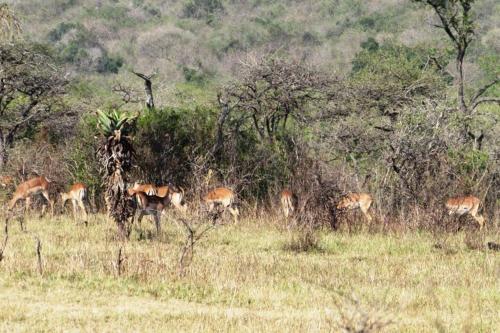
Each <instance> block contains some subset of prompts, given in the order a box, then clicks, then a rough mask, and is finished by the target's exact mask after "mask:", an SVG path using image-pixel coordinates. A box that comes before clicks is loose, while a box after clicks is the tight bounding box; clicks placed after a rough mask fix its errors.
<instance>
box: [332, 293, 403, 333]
mask: <svg viewBox="0 0 500 333" xmlns="http://www.w3.org/2000/svg"><path fill="white" fill-rule="evenodd" d="M335 303H336V305H337V308H338V313H339V316H340V318H339V322H338V328H339V330H340V331H341V332H345V333H370V332H380V331H381V330H382V329H383V328H385V327H387V326H389V325H392V324H393V323H394V320H393V319H390V318H387V316H386V315H384V314H382V313H381V312H380V311H376V310H373V309H366V308H364V307H363V306H362V305H361V302H360V301H359V299H358V298H357V297H356V296H355V295H354V294H353V295H351V296H350V297H343V299H342V300H341V301H336V302H335Z"/></svg>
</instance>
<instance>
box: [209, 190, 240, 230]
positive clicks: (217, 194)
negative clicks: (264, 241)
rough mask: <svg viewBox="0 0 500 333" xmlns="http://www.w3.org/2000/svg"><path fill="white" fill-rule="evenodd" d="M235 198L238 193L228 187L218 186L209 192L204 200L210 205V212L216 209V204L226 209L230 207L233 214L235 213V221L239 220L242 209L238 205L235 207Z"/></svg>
mask: <svg viewBox="0 0 500 333" xmlns="http://www.w3.org/2000/svg"><path fill="white" fill-rule="evenodd" d="M235 199H236V194H235V193H234V192H233V191H231V190H230V189H228V188H226V187H218V188H216V189H214V190H212V191H210V192H208V193H207V194H206V195H205V196H204V197H203V202H204V203H205V204H206V205H208V211H209V212H211V211H212V210H213V209H214V207H215V205H221V206H222V207H223V208H224V211H225V210H226V209H228V210H229V212H230V213H231V215H233V218H234V221H235V222H238V216H239V215H240V211H239V210H238V208H237V207H233V205H234V201H235Z"/></svg>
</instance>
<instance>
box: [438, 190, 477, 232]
mask: <svg viewBox="0 0 500 333" xmlns="http://www.w3.org/2000/svg"><path fill="white" fill-rule="evenodd" d="M480 205H481V200H479V199H478V198H476V197H475V196H465V197H456V198H450V199H448V200H447V201H446V203H445V206H446V208H447V209H448V214H449V215H458V216H462V215H464V214H470V215H471V216H472V217H473V218H474V220H476V221H477V223H478V224H479V229H482V228H483V225H484V222H485V221H484V217H483V216H481V215H479V214H478V210H479V206H480Z"/></svg>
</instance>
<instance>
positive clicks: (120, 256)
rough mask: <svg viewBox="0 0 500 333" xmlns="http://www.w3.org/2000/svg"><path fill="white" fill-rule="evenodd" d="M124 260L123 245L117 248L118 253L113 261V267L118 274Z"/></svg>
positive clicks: (120, 272)
mask: <svg viewBox="0 0 500 333" xmlns="http://www.w3.org/2000/svg"><path fill="white" fill-rule="evenodd" d="M124 261H125V257H124V256H123V247H121V246H120V248H119V249H118V255H117V256H116V262H115V267H116V273H117V274H118V276H120V275H121V274H122V264H123V262H124Z"/></svg>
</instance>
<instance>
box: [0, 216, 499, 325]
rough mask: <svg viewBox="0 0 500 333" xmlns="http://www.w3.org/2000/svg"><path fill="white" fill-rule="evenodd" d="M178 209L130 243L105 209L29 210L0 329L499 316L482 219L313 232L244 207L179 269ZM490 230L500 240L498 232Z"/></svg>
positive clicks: (495, 265)
mask: <svg viewBox="0 0 500 333" xmlns="http://www.w3.org/2000/svg"><path fill="white" fill-rule="evenodd" d="M176 221H177V219H176V217H175V216H174V215H170V216H168V217H167V218H166V219H164V221H163V223H164V228H163V231H162V233H161V234H160V235H159V236H156V235H155V231H154V226H153V224H152V223H150V222H149V221H147V219H144V221H143V223H142V226H141V228H140V229H139V228H138V227H135V228H134V230H133V232H132V235H131V239H130V241H127V242H122V241H120V240H119V239H118V238H117V237H116V226H115V225H114V224H112V223H111V222H109V221H107V220H106V218H104V217H103V216H101V215H97V216H93V217H92V218H91V219H90V221H89V223H88V226H85V225H84V224H76V223H75V222H74V221H73V220H72V219H70V218H67V217H61V216H56V217H54V218H48V217H47V218H43V219H37V218H29V219H27V220H26V228H27V232H22V231H21V230H20V228H19V225H18V224H17V222H16V221H15V220H12V221H11V223H10V228H9V241H8V244H7V247H6V249H5V252H4V258H3V260H2V261H1V262H0V293H1V295H2V302H0V331H33V330H35V331H41V332H48V331H61V330H63V331H67V330H87V331H89V330H90V331H158V330H163V331H172V330H175V331H234V332H236V331H242V330H243V331H244V330H250V331H262V332H264V331H265V332H282V331H292V332H295V331H313V332H323V331H328V332H332V331H333V332H338V331H342V330H344V331H347V332H351V331H355V328H357V327H358V328H359V327H361V328H364V329H365V330H364V331H370V330H369V329H370V327H372V328H374V329H373V331H378V330H379V328H380V329H381V330H382V331H386V332H401V331H404V332H422V331H427V332H428V331H447V332H448V331H470V332H476V331H484V332H489V331H491V332H493V331H496V330H498V329H499V328H500V321H499V319H498V318H500V316H499V310H498V309H500V297H499V296H500V294H499V290H500V288H499V282H498V281H499V275H498V274H499V272H500V261H499V260H498V255H499V254H498V252H494V251H490V250H487V249H486V248H485V247H479V248H471V247H470V246H468V244H467V241H465V240H466V238H467V237H469V236H468V235H470V232H476V231H474V230H469V232H467V231H464V230H462V231H460V232H457V233H444V232H440V233H432V232H428V231H418V230H417V231H413V230H403V231H402V230H398V229H396V228H395V229H394V230H383V229H381V230H372V229H369V228H366V227H361V228H359V229H353V230H351V231H349V230H348V229H341V230H340V231H337V232H331V231H330V230H329V229H328V228H325V229H321V228H320V229H319V230H310V231H308V232H310V233H311V234H310V235H308V236H307V235H306V236H304V235H300V234H299V232H300V231H299V229H296V228H294V227H291V228H289V227H288V225H289V224H288V223H286V222H285V221H284V220H283V219H282V218H281V217H279V216H270V215H267V216H265V215H264V216H261V217H259V218H255V217H254V218H243V219H242V221H241V222H240V224H238V225H235V224H233V223H228V224H224V225H221V226H218V227H217V228H215V229H214V230H212V231H210V232H209V233H207V234H206V235H205V236H204V237H203V238H202V239H201V240H200V241H199V243H197V244H196V246H195V249H194V257H193V261H192V262H191V264H190V265H189V266H187V267H186V268H185V270H184V274H182V275H180V274H179V271H178V260H179V255H180V251H181V249H182V246H183V244H184V243H185V240H186V238H185V233H184V230H183V227H182V226H181V225H179V224H178V223H177V222H176ZM361 225H362V224H361ZM35 236H36V237H39V239H40V240H41V245H42V246H41V257H42V258H41V259H42V274H40V272H39V270H38V263H37V256H36V240H35ZM483 237H484V239H485V240H493V241H497V242H498V238H499V234H498V230H497V229H492V228H490V229H489V230H487V231H485V232H484V234H483ZM2 238H3V237H2ZM311 239H312V240H313V242H312V244H313V246H312V247H307V246H306V247H300V244H304V242H306V243H307V242H309V241H310V240H311ZM297 244H299V248H294V246H296V245H297ZM120 248H121V249H122V258H121V265H120V266H121V267H120V275H118V268H117V261H118V260H117V257H118V252H119V250H120ZM297 249H298V250H297ZM379 326H380V327H379ZM358 331H359V330H358Z"/></svg>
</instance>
